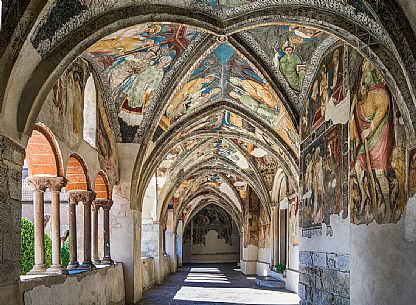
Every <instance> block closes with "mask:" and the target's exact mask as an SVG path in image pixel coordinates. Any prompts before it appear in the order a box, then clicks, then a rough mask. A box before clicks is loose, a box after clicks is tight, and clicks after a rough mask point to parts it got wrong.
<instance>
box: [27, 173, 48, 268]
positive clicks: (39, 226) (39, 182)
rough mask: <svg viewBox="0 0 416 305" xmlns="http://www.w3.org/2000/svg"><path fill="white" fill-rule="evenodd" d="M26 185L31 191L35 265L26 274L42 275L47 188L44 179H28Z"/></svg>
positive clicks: (44, 265) (44, 266)
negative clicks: (45, 194) (27, 184)
mask: <svg viewBox="0 0 416 305" xmlns="http://www.w3.org/2000/svg"><path fill="white" fill-rule="evenodd" d="M28 183H29V185H30V186H31V187H32V189H33V212H34V213H33V216H34V218H33V223H34V225H35V265H34V266H33V268H32V270H30V271H29V272H28V274H43V273H45V272H46V264H45V227H44V220H43V219H44V197H43V195H44V193H45V190H46V189H47V188H48V187H47V185H46V180H45V178H44V177H32V178H29V179H28Z"/></svg>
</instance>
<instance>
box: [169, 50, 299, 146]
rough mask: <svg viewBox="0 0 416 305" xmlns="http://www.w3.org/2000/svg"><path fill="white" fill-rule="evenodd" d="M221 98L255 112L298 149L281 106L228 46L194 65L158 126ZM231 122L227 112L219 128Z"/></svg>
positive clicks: (258, 76) (267, 88)
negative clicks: (230, 100)
mask: <svg viewBox="0 0 416 305" xmlns="http://www.w3.org/2000/svg"><path fill="white" fill-rule="evenodd" d="M224 98H228V99H232V100H234V101H236V102H238V103H239V104H240V105H242V106H243V107H245V108H247V109H248V110H250V111H252V112H254V113H256V114H257V115H258V116H259V117H260V118H261V119H262V120H263V121H265V122H266V124H268V125H269V126H270V127H272V128H273V129H274V130H275V131H276V132H277V133H278V134H279V135H280V136H281V137H282V139H283V140H284V141H285V142H286V143H287V144H288V145H289V146H290V147H291V149H292V150H293V151H296V150H297V146H298V137H297V133H296V132H295V128H294V125H293V123H292V121H291V119H290V118H289V115H288V113H287V111H286V109H285V108H284V106H283V103H282V102H281V100H280V99H279V98H278V96H277V95H276V93H275V92H273V90H271V88H270V87H269V85H268V84H267V83H266V81H265V80H264V79H263V78H262V77H261V76H260V75H259V73H258V72H257V71H256V70H255V69H254V68H253V67H252V66H251V65H250V64H249V63H248V62H247V61H246V60H245V59H243V58H242V57H241V56H240V55H239V54H238V53H237V52H236V51H235V50H234V49H233V48H232V47H231V46H229V45H228V44H220V45H218V46H217V47H216V48H215V49H214V50H213V51H212V52H211V53H209V54H208V55H207V56H206V57H205V58H203V59H202V60H201V61H200V62H199V63H198V64H197V65H196V67H195V68H194V69H193V70H192V72H191V73H190V75H189V77H188V78H187V80H186V81H184V82H183V83H182V85H181V86H180V89H179V90H178V91H177V92H176V93H175V94H174V96H173V97H172V99H171V101H170V102H169V105H168V107H167V109H166V112H165V117H166V118H167V119H168V124H166V122H163V120H162V122H161V125H163V126H164V127H165V126H166V125H170V124H172V123H173V122H175V121H176V120H178V119H179V118H180V117H181V116H183V115H184V114H186V113H188V112H189V111H190V110H191V109H194V108H195V107H198V106H201V105H204V104H206V103H209V102H215V101H217V100H220V99H224ZM227 119H228V120H227ZM232 119H233V118H232V117H231V114H230V113H228V114H227V117H223V119H222V122H221V127H222V126H224V125H226V124H230V123H231V122H230V121H231V120H232ZM234 122H235V123H236V124H233V125H235V126H238V127H243V122H242V120H241V121H240V122H238V121H237V120H234ZM231 124H232V123H231ZM217 128H218V127H217Z"/></svg>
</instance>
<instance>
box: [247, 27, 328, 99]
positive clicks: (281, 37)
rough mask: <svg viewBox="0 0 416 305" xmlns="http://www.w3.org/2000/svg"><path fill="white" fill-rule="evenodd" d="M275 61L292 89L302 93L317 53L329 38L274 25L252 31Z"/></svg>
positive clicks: (294, 28) (302, 28) (300, 29)
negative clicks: (315, 51)
mask: <svg viewBox="0 0 416 305" xmlns="http://www.w3.org/2000/svg"><path fill="white" fill-rule="evenodd" d="M249 32H250V33H251V34H252V35H253V36H254V37H255V39H256V40H257V41H258V42H259V43H260V45H261V46H262V47H263V48H264V50H265V51H266V52H267V53H268V55H269V56H270V59H272V60H273V64H274V66H275V67H276V68H277V69H279V71H280V72H281V73H282V75H283V76H284V77H285V79H286V80H287V82H288V84H289V86H290V87H291V88H292V89H293V90H295V91H297V92H300V91H301V90H302V87H303V80H304V78H305V74H306V70H307V68H308V66H309V63H310V60H311V57H312V54H313V52H314V50H315V49H316V48H317V47H318V46H319V45H320V43H321V42H322V41H323V40H324V39H325V38H326V37H328V34H326V33H324V32H322V31H319V30H316V29H313V28H309V27H304V26H294V25H273V26H266V27H258V28H255V29H253V30H250V31H249Z"/></svg>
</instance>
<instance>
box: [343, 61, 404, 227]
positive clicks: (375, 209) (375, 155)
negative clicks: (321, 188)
mask: <svg viewBox="0 0 416 305" xmlns="http://www.w3.org/2000/svg"><path fill="white" fill-rule="evenodd" d="M351 109H352V113H351V118H350V123H349V126H350V153H351V168H350V198H351V203H350V207H351V221H352V222H353V223H355V224H362V223H366V224H368V223H370V222H372V221H373V220H375V221H376V222H377V223H391V222H397V221H398V220H399V219H400V218H401V215H402V213H403V211H404V205H405V203H404V187H403V185H404V183H405V170H404V168H405V150H404V149H403V148H402V147H401V146H400V145H399V144H400V143H397V138H398V137H396V135H395V132H396V129H397V128H398V127H397V123H396V121H397V120H396V119H395V118H394V115H393V114H394V113H395V111H394V105H393V101H392V97H391V93H390V90H389V88H388V87H387V85H386V83H385V81H384V79H383V78H382V76H381V74H380V73H379V71H377V69H376V68H375V67H374V66H373V65H372V64H371V63H370V62H369V61H368V60H364V61H363V63H362V65H361V69H360V77H359V78H358V79H357V84H356V88H355V92H354V96H353V101H352V107H351Z"/></svg>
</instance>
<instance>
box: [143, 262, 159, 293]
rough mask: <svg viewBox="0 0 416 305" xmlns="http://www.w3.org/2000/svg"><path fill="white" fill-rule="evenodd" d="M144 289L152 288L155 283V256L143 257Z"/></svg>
mask: <svg viewBox="0 0 416 305" xmlns="http://www.w3.org/2000/svg"><path fill="white" fill-rule="evenodd" d="M142 264H143V267H142V278H143V290H147V289H150V288H151V287H152V286H153V285H154V284H155V283H156V278H155V262H154V259H153V257H142Z"/></svg>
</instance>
